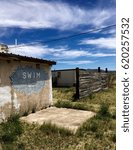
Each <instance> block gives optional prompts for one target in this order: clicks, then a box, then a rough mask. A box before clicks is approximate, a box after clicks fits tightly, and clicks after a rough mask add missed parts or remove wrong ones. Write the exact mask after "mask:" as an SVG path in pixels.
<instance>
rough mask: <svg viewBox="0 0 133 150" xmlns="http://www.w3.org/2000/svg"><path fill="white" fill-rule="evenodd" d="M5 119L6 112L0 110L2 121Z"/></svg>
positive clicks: (0, 120)
mask: <svg viewBox="0 0 133 150" xmlns="http://www.w3.org/2000/svg"><path fill="white" fill-rule="evenodd" d="M5 119H6V117H5V114H4V113H3V112H0V122H2V121H3V120H5Z"/></svg>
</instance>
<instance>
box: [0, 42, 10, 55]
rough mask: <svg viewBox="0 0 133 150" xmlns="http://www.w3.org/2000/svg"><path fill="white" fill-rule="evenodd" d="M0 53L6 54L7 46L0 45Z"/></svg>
mask: <svg viewBox="0 0 133 150" xmlns="http://www.w3.org/2000/svg"><path fill="white" fill-rule="evenodd" d="M0 52H3V53H7V52H8V46H7V45H5V44H0Z"/></svg>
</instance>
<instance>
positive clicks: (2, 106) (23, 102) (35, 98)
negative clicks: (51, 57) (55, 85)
mask: <svg viewBox="0 0 133 150" xmlns="http://www.w3.org/2000/svg"><path fill="white" fill-rule="evenodd" d="M54 64H56V63H55V62H54V61H47V60H43V59H37V58H32V57H24V56H20V55H15V54H9V53H0V122H1V121H2V120H4V119H6V118H7V117H9V116H10V115H11V114H13V113H19V114H20V115H24V114H25V113H31V112H34V111H36V110H41V109H43V108H46V107H49V106H50V105H52V76H51V66H52V65H54Z"/></svg>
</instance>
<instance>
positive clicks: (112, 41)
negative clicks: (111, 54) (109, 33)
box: [80, 37, 116, 49]
mask: <svg viewBox="0 0 133 150" xmlns="http://www.w3.org/2000/svg"><path fill="white" fill-rule="evenodd" d="M80 44H81V45H95V46H96V47H99V48H106V49H115V48H116V38H115V37H110V38H97V39H84V40H82V41H81V42H80Z"/></svg>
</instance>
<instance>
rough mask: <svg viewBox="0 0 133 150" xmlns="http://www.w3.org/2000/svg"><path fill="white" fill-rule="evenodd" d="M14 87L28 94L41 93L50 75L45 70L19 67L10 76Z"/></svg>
mask: <svg viewBox="0 0 133 150" xmlns="http://www.w3.org/2000/svg"><path fill="white" fill-rule="evenodd" d="M10 79H11V83H12V85H13V87H14V88H15V89H16V90H17V91H19V92H24V93H26V94H31V93H33V92H39V91H40V90H41V89H42V88H43V87H44V86H45V81H46V80H47V79H48V74H47V73H46V71H45V70H44V69H36V68H33V67H29V66H26V67H18V68H17V69H16V70H15V72H13V73H12V75H11V76H10Z"/></svg>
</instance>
